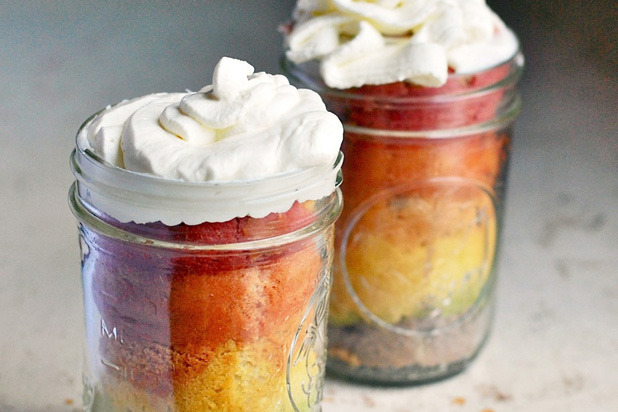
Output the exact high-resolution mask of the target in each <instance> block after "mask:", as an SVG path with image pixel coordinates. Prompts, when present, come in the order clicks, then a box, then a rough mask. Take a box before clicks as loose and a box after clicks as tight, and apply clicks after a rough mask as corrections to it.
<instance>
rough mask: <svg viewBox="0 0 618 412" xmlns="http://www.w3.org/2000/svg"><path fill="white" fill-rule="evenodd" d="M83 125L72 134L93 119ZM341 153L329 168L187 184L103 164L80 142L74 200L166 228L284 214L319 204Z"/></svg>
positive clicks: (337, 179)
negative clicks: (303, 205) (299, 205)
mask: <svg viewBox="0 0 618 412" xmlns="http://www.w3.org/2000/svg"><path fill="white" fill-rule="evenodd" d="M95 116H96V114H94V115H93V116H91V117H90V118H89V119H88V120H86V121H85V122H84V124H82V126H81V127H80V129H79V131H78V133H77V135H78V136H79V134H80V133H81V131H82V129H83V128H84V127H85V126H86V125H88V124H89V122H91V121H92V119H93V118H94V117H95ZM342 162H343V154H342V153H341V152H339V153H338V156H337V159H336V161H335V163H334V164H333V165H319V166H313V167H310V168H306V169H302V170H297V171H291V172H285V173H280V174H277V175H274V176H269V177H267V178H262V179H256V180H251V181H249V180H236V181H230V182H221V181H219V182H190V181H183V180H173V179H165V178H161V177H158V176H154V175H149V174H146V173H139V172H134V171H130V170H126V169H123V168H120V167H118V166H115V165H112V164H110V163H108V162H105V161H104V160H103V159H101V158H100V157H99V156H98V155H97V154H95V153H94V152H93V151H92V150H90V149H89V148H85V147H82V146H81V145H80V144H79V139H78V138H77V139H76V145H75V148H74V149H73V152H72V154H71V157H70V166H71V170H72V172H73V174H74V175H75V178H76V180H77V184H78V196H80V198H81V199H82V200H83V201H84V202H85V203H86V204H88V205H91V206H92V207H94V208H96V209H98V210H100V211H101V212H103V213H105V214H107V215H109V216H111V217H113V218H114V219H116V220H118V221H120V222H122V223H127V222H130V221H132V222H135V223H150V222H156V221H160V222H162V223H164V224H165V225H168V226H174V225H177V224H180V223H185V224H189V225H194V224H199V223H203V222H224V221H227V220H230V219H233V218H236V217H244V216H251V217H254V218H261V217H264V216H266V215H268V214H270V213H282V212H285V211H287V210H289V208H290V207H292V204H293V203H294V202H295V201H298V202H301V203H302V202H304V201H307V200H318V199H320V198H322V197H325V196H328V195H329V194H331V193H332V192H333V191H334V190H335V189H336V188H337V187H338V185H339V184H340V183H341V175H340V169H341V165H342Z"/></svg>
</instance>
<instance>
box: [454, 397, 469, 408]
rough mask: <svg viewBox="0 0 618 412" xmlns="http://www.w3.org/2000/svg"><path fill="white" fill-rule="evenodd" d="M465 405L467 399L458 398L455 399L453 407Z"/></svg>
mask: <svg viewBox="0 0 618 412" xmlns="http://www.w3.org/2000/svg"><path fill="white" fill-rule="evenodd" d="M465 404H466V398H464V397H462V396H458V397H456V398H455V399H453V405H460V406H463V405H465Z"/></svg>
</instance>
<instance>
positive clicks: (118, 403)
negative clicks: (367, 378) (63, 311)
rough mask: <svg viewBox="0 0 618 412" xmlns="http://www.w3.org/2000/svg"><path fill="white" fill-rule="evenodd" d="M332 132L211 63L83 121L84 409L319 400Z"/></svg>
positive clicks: (322, 112) (282, 95)
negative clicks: (179, 84)
mask: <svg viewBox="0 0 618 412" xmlns="http://www.w3.org/2000/svg"><path fill="white" fill-rule="evenodd" d="M342 134H343V129H342V126H341V122H340V121H339V120H338V119H337V117H336V116H335V115H333V114H332V113H329V112H327V111H326V109H325V107H324V104H323V103H322V100H321V99H320V97H319V96H318V95H317V94H315V93H314V92H311V91H308V90H297V89H296V88H294V87H293V86H290V85H289V83H288V81H287V79H286V78H285V77H283V76H280V75H278V76H272V75H269V74H266V73H253V68H252V67H251V66H250V65H249V64H248V63H246V62H242V61H239V60H234V59H229V58H223V59H222V60H221V61H220V62H219V64H218V65H217V67H216V69H215V74H214V76H213V85H212V86H208V87H206V88H204V89H202V90H201V91H200V92H197V93H181V94H176V93H173V94H172V93H170V94H167V93H160V94H155V95H150V96H144V97H141V98H138V99H134V100H129V101H125V102H121V103H119V104H118V105H115V106H111V107H108V108H107V109H105V110H103V111H101V112H100V113H98V114H96V115H94V116H93V117H91V118H90V119H89V120H87V121H86V122H85V123H84V125H83V126H82V127H81V128H80V130H79V132H78V135H77V141H76V148H75V150H74V151H73V154H72V156H71V167H72V170H73V173H74V175H75V177H76V182H75V183H74V184H73V186H72V187H71V190H70V195H69V200H70V206H71V209H72V211H73V213H74V214H75V216H76V217H77V220H78V222H79V239H80V249H81V262H82V279H83V290H84V306H85V320H86V340H85V359H84V374H83V381H84V394H83V398H84V410H86V411H105V412H109V411H123V412H124V411H138V410H139V411H178V412H187V411H198V410H199V411H256V410H263V411H294V412H299V411H319V410H321V409H320V401H321V398H322V391H323V382H324V371H325V361H326V317H327V310H328V297H329V293H330V289H331V268H332V261H333V256H334V245H333V241H334V222H335V220H336V219H337V217H338V216H339V214H340V211H341V206H342V198H341V194H340V191H339V189H338V186H339V184H340V182H341V177H340V168H341V165H342V156H341V154H340V153H339V146H340V143H341V139H342Z"/></svg>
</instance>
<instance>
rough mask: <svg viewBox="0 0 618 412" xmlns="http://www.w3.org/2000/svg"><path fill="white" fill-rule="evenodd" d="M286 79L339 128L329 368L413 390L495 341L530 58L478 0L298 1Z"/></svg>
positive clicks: (450, 371) (454, 371)
mask: <svg viewBox="0 0 618 412" xmlns="http://www.w3.org/2000/svg"><path fill="white" fill-rule="evenodd" d="M285 32H286V46H287V50H286V56H285V57H284V59H283V60H282V64H283V68H284V72H285V73H286V74H287V75H288V76H289V77H290V78H291V79H292V83H294V84H296V85H298V86H302V87H308V88H311V89H313V90H315V91H317V92H318V93H320V95H321V96H322V97H323V99H324V101H325V102H326V104H327V107H328V108H329V110H331V111H333V112H334V113H336V114H337V115H338V116H339V117H340V119H341V120H342V122H343V123H344V128H345V136H344V142H343V149H342V150H343V152H344V154H345V159H346V161H345V164H344V166H343V173H344V176H346V179H345V182H344V183H343V185H342V191H343V196H344V209H343V212H342V216H341V218H340V219H339V220H338V221H337V223H336V240H335V244H336V246H335V249H336V257H335V263H334V264H335V269H334V283H333V290H332V294H331V304H330V312H329V324H328V335H329V345H328V368H329V370H330V371H331V372H332V373H333V374H334V375H338V376H342V377H346V378H349V379H353V380H357V381H363V382H369V383H379V384H417V383H424V382H429V381H434V380H438V379H443V378H445V377H448V376H452V375H454V374H457V373H459V372H461V371H463V370H464V369H465V368H466V367H467V366H468V365H469V364H470V363H471V362H472V360H473V359H474V358H475V357H476V356H477V355H478V354H479V352H480V350H481V349H482V347H483V345H484V343H485V341H486V340H487V338H488V334H489V330H490V327H491V323H492V312H493V307H494V300H495V285H496V276H497V274H496V273H497V260H498V249H499V240H500V232H501V226H502V219H503V214H504V213H503V212H504V197H505V188H506V182H507V166H508V158H509V153H510V147H511V137H512V126H513V122H514V120H515V118H516V116H517V114H518V111H519V107H520V100H519V95H518V91H517V87H516V86H517V82H518V80H519V78H520V75H521V72H522V69H523V57H522V55H521V53H520V51H519V45H518V41H517V38H516V37H515V35H514V34H513V33H512V31H511V30H510V29H508V28H507V27H506V26H505V25H504V23H502V21H501V20H500V19H499V18H498V17H497V16H496V15H495V14H494V13H493V12H492V11H491V10H490V9H489V8H488V7H487V6H486V5H485V3H484V2H483V1H477V0H459V1H453V2H436V1H401V2H387V1H382V2H370V1H355V2H352V1H345V0H333V1H331V2H328V3H324V2H319V1H304V2H299V3H298V5H297V8H296V10H295V14H294V21H293V22H292V23H291V24H290V25H289V26H288V27H286V28H285Z"/></svg>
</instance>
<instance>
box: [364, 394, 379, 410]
mask: <svg viewBox="0 0 618 412" xmlns="http://www.w3.org/2000/svg"><path fill="white" fill-rule="evenodd" d="M363 402H364V403H365V406H368V407H370V408H373V407H375V406H376V402H375V401H374V400H373V399H371V398H370V397H369V396H367V395H363Z"/></svg>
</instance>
